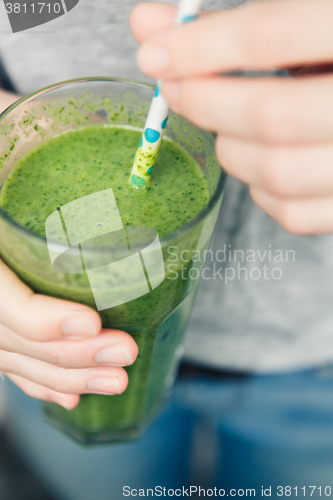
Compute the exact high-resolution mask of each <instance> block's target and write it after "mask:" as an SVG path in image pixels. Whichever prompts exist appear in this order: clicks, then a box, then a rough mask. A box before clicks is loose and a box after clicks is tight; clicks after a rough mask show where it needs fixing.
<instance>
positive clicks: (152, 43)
mask: <svg viewBox="0 0 333 500" xmlns="http://www.w3.org/2000/svg"><path fill="white" fill-rule="evenodd" d="M174 15H175V7H174V6H170V5H168V4H153V3H142V4H138V5H137V6H136V8H135V9H134V10H133V12H132V15H131V27H132V31H133V33H134V35H135V36H136V38H137V39H138V41H139V42H141V43H143V45H142V46H141V48H140V50H139V54H138V63H139V66H140V68H141V69H142V71H144V72H145V73H147V74H149V75H150V76H152V77H155V78H163V81H164V84H163V86H162V92H163V94H164V96H165V98H166V99H167V100H168V102H169V103H170V106H171V108H172V109H173V110H174V111H175V112H177V113H179V114H181V115H183V116H185V117H186V118H188V119H189V120H191V121H192V122H194V123H195V124H196V125H198V126H199V127H202V128H205V129H209V130H214V131H216V132H217V134H218V138H217V142H216V154H217V158H218V160H219V161H220V163H221V165H223V167H224V168H225V169H226V170H227V171H228V172H229V173H230V174H231V175H233V176H235V177H237V178H238V179H240V180H242V181H243V182H245V183H247V184H248V185H249V187H250V193H251V195H252V198H253V199H254V201H255V202H256V203H257V204H258V205H259V206H260V207H261V208H262V209H263V210H264V211H265V212H267V213H268V214H269V215H271V216H272V217H273V218H274V219H276V220H277V221H278V222H279V223H280V224H281V225H282V226H283V227H284V228H285V229H286V230H288V231H290V232H292V233H295V234H319V233H331V232H332V231H333V75H332V74H322V75H318V74H317V75H312V76H302V77H298V78H297V79H281V78H273V77H271V78H265V79H262V78H261V79H259V78H257V79H253V78H242V79H240V78H235V77H227V76H219V75H218V73H221V72H226V71H230V70H235V69H244V68H254V69H271V68H272V67H281V68H285V67H295V66H304V65H322V64H327V63H332V61H333V30H332V19H333V3H332V1H331V0H289V1H288V2H286V1H284V0H282V1H281V0H280V1H272V2H258V3H251V4H246V5H243V6H241V7H238V8H235V9H232V10H228V11H218V12H217V11H215V12H209V13H205V14H203V15H202V16H200V18H199V19H198V20H196V21H194V22H192V23H189V24H186V25H183V26H177V27H173V26H172V24H173V19H174Z"/></svg>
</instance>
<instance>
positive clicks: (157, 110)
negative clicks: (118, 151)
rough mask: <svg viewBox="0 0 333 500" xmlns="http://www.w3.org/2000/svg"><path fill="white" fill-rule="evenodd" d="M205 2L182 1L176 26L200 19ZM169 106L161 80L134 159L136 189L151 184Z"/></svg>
mask: <svg viewBox="0 0 333 500" xmlns="http://www.w3.org/2000/svg"><path fill="white" fill-rule="evenodd" d="M202 2H203V0H180V3H179V6H178V12H177V17H176V20H175V24H184V23H188V22H190V21H193V20H194V19H196V18H197V17H198V13H199V11H200V7H201V4H202ZM168 115H169V106H168V103H167V102H166V100H165V99H164V97H163V96H162V94H161V80H159V81H158V82H157V85H156V89H155V94H154V97H153V99H152V102H151V105H150V108H149V112H148V116H147V120H146V124H145V128H144V131H143V134H142V137H141V140H140V144H139V148H138V149H137V151H136V153H135V157H134V164H133V167H132V171H131V176H130V183H131V185H132V186H133V187H135V188H143V187H146V186H147V184H148V183H149V179H150V176H151V173H152V171H153V167H154V163H155V160H156V157H157V153H158V150H159V147H160V144H161V141H162V136H163V132H164V129H165V126H166V123H167V120H168Z"/></svg>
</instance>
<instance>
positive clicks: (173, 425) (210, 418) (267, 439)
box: [6, 367, 333, 500]
mask: <svg viewBox="0 0 333 500" xmlns="http://www.w3.org/2000/svg"><path fill="white" fill-rule="evenodd" d="M6 384H7V388H8V399H9V419H8V420H9V431H10V435H11V437H12V440H13V441H14V443H15V444H16V446H17V448H18V449H19V451H20V452H21V454H22V455H23V457H24V458H25V459H26V461H27V462H28V463H29V465H30V466H31V467H32V468H33V469H34V470H35V472H36V473H37V474H38V475H39V476H40V477H41V478H42V479H43V481H44V482H45V483H46V484H48V485H49V487H51V489H52V491H54V492H55V494H56V495H57V496H58V497H59V499H61V500H120V499H122V498H126V496H125V495H123V488H124V487H125V486H127V487H128V488H131V489H136V490H138V491H137V496H139V489H147V488H155V487H156V486H161V487H165V488H166V490H168V489H173V490H176V489H177V488H180V489H181V488H183V487H185V488H189V487H190V486H191V485H192V486H195V485H197V486H201V487H202V488H204V487H205V488H214V487H216V488H217V489H216V492H217V494H218V491H219V490H220V494H221V493H222V494H223V491H222V489H223V490H224V492H225V494H224V496H236V497H240V496H250V492H248V493H246V490H247V489H248V490H250V489H254V490H255V493H256V497H259V496H262V487H263V488H264V489H265V490H267V489H269V488H271V498H283V499H286V497H287V496H289V491H291V495H290V497H291V498H296V495H295V493H296V490H295V487H296V486H297V488H298V490H297V498H304V497H305V498H322V497H324V498H326V497H329V496H330V495H329V493H330V488H331V496H332V497H333V368H332V367H328V368H327V369H325V370H323V369H322V370H307V371H304V372H297V373H291V374H285V375H267V376H259V375H257V376H249V377H246V378H225V379H216V378H213V377H209V376H190V377H185V378H179V379H178V380H177V382H176V384H175V388H174V392H173V396H172V398H171V399H170V401H169V403H168V405H167V407H166V409H165V411H164V412H163V413H162V415H161V416H160V417H159V418H158V419H157V420H156V421H155V422H154V423H153V424H152V425H151V427H150V428H149V429H148V430H147V431H146V433H145V434H144V436H143V437H142V438H141V439H140V440H139V441H137V442H135V443H131V444H125V445H117V446H102V447H97V448H87V449H86V448H82V447H80V446H79V445H77V444H76V443H74V442H72V441H70V440H69V439H68V438H66V437H65V436H63V435H62V434H60V433H59V432H58V431H56V430H54V429H53V428H52V427H50V426H49V425H48V424H46V423H45V422H44V421H43V417H42V415H41V413H40V410H39V403H38V402H36V401H35V400H33V399H30V398H29V397H27V396H25V395H24V394H23V393H22V392H21V391H20V390H19V389H17V388H16V387H15V386H13V385H12V384H11V383H10V382H7V383H6ZM310 486H316V489H315V490H313V488H310ZM279 487H283V488H285V487H290V488H292V489H291V490H289V489H288V488H287V489H283V490H281V488H279ZM319 487H321V495H320V490H319ZM325 487H327V488H326V491H325ZM312 490H313V492H312V495H311V491H312ZM128 491H129V489H126V490H125V492H128ZM157 491H163V490H157ZM185 491H187V493H189V490H185ZM177 492H178V493H179V492H180V490H177ZM213 492H214V491H213ZM282 492H283V495H280V493H282ZM133 493H135V492H133ZM266 493H269V490H268V491H266ZM325 493H326V494H325ZM208 494H210V492H209V493H208ZM214 494H215V493H214ZM149 495H150V496H151V493H149ZM146 496H147V495H146ZM178 496H180V495H178ZM203 496H204V495H203V491H202V492H201V496H200V497H199V496H198V493H196V494H195V493H194V488H192V498H202V497H203ZM206 496H207V495H206ZM251 496H254V493H253V492H252V493H251ZM162 497H163V498H165V497H164V496H162ZM182 497H183V498H187V495H186V493H184V494H183V493H182ZM129 498H133V497H131V496H129ZM213 498H221V495H220V497H218V496H217V497H215V496H213Z"/></svg>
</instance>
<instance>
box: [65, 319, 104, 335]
mask: <svg viewBox="0 0 333 500" xmlns="http://www.w3.org/2000/svg"><path fill="white" fill-rule="evenodd" d="M61 330H62V333H63V335H64V336H65V337H71V338H72V339H86V338H91V337H96V335H97V334H98V331H97V329H96V327H95V325H94V324H93V323H91V322H90V321H89V320H88V319H86V318H81V317H76V318H67V319H65V321H64V322H63V323H62V325H61Z"/></svg>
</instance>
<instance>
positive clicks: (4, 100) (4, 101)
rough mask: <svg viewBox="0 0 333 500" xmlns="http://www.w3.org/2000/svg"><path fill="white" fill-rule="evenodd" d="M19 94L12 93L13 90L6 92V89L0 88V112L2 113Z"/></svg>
mask: <svg viewBox="0 0 333 500" xmlns="http://www.w3.org/2000/svg"><path fill="white" fill-rule="evenodd" d="M19 98H20V96H19V95H18V94H14V93H13V92H7V91H6V90H2V89H0V113H2V112H3V111H4V110H5V109H6V108H8V106H10V105H11V104H13V102H15V101H17V99H19Z"/></svg>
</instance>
